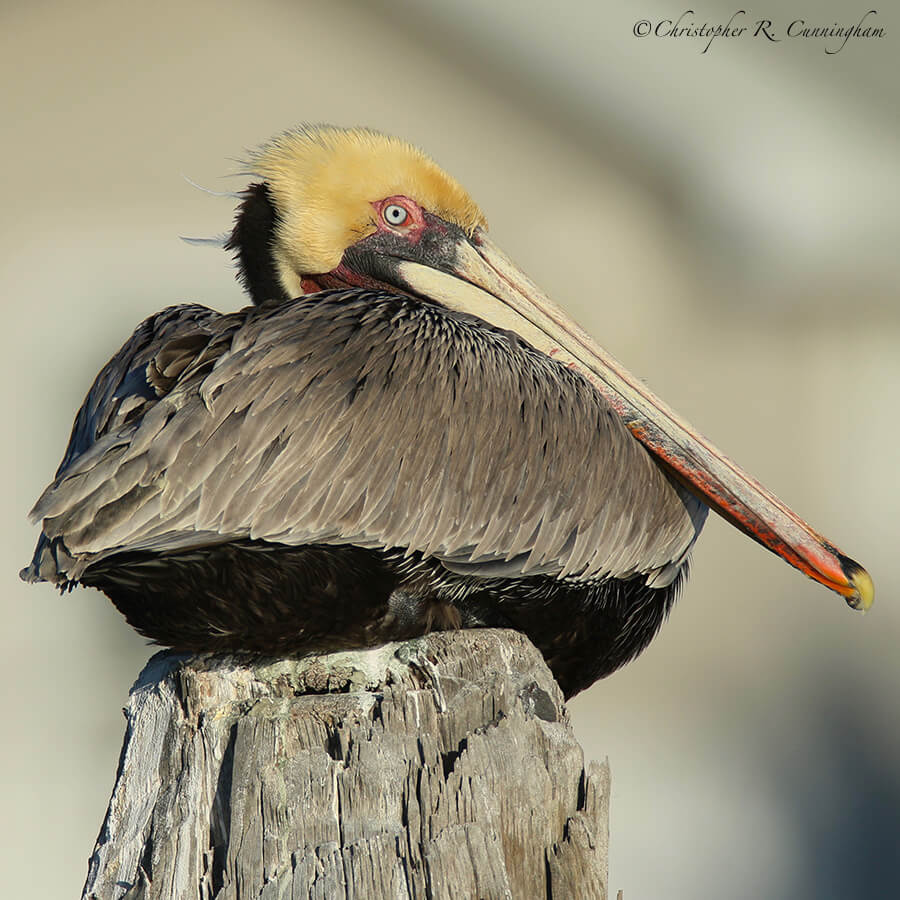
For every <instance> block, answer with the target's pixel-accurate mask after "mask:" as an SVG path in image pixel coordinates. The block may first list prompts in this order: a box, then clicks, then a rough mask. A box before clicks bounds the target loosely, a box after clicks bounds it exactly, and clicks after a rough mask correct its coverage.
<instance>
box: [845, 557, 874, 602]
mask: <svg viewBox="0 0 900 900" xmlns="http://www.w3.org/2000/svg"><path fill="white" fill-rule="evenodd" d="M847 578H848V580H849V582H850V584H851V586H852V587H853V593H852V594H851V595H850V596H849V597H847V605H848V606H851V607H853V609H857V610H859V611H860V612H866V611H867V610H868V609H870V608H871V606H872V603H873V602H874V601H875V584H874V583H873V581H872V576H871V575H869V573H868V572H867V571H866V570H865V569H863V568H862V567H860V568H857V569H854V570H853V571H851V572H849V573H848V575H847Z"/></svg>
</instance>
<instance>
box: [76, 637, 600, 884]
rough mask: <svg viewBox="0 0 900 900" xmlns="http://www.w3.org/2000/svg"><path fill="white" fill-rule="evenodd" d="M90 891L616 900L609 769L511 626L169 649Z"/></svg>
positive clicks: (132, 727)
mask: <svg viewBox="0 0 900 900" xmlns="http://www.w3.org/2000/svg"><path fill="white" fill-rule="evenodd" d="M125 714H126V718H127V728H126V734H125V742H124V745H123V748H122V754H121V757H120V761H119V769H118V774H117V776H116V782H115V787H114V789H113V793H112V797H111V799H110V804H109V809H108V811H107V815H106V819H105V821H104V823H103V827H102V829H101V832H100V836H99V837H98V839H97V844H96V847H95V849H94V852H93V855H92V856H91V859H90V862H89V869H88V878H87V882H86V884H85V887H84V894H83V897H85V898H103V900H107V898H110V900H119V898H128V900H137V898H141V900H144V898H146V900H150V898H191V900H196V898H200V900H212V898H216V900H237V898H248V897H252V898H260V900H288V898H292V900H296V898H307V897H309V898H322V900H334V898H337V900H341V898H346V900H353V898H381V897H384V898H392V900H393V898H423V900H424V898H434V900H439V898H465V897H473V898H474V897H477V898H531V897H538V898H541V900H543V898H556V900H559V898H569V897H572V898H576V897H577V898H601V900H605V898H606V880H607V874H606V873H607V862H606V860H607V842H608V825H607V820H608V804H609V770H608V767H607V766H606V765H605V764H604V765H598V764H597V763H591V764H590V765H589V766H587V767H585V765H584V758H583V754H582V751H581V748H580V746H579V745H578V744H577V742H576V741H575V738H574V736H573V733H572V729H571V726H570V724H569V720H568V715H567V712H566V709H565V706H564V704H563V698H562V695H561V693H560V691H559V689H558V687H557V686H556V683H555V682H554V681H553V678H552V676H551V674H550V672H549V670H548V669H547V667H546V666H545V664H544V662H543V659H542V658H541V656H540V654H539V653H538V652H537V650H535V648H534V647H533V646H532V645H531V644H530V643H529V642H528V640H527V639H526V638H525V637H523V636H522V635H521V634H519V633H517V632H513V631H498V630H479V631H458V632H452V633H451V632H443V633H433V634H431V635H428V636H426V637H424V638H420V639H416V640H413V641H407V642H404V643H400V644H388V645H385V646H383V647H379V648H376V649H374V650H368V651H360V652H347V653H333V654H328V655H323V656H314V657H306V658H304V659H300V660H279V661H277V662H272V663H269V664H266V665H254V666H245V665H240V664H238V663H236V662H235V661H234V660H230V659H223V658H221V657H219V658H214V657H198V656H194V657H187V656H184V655H178V654H174V653H172V652H163V653H158V654H157V655H156V656H154V657H153V658H152V659H151V660H150V662H149V663H148V664H147V666H146V668H145V669H144V671H143V672H142V673H141V676H140V677H139V678H138V680H137V682H136V683H135V685H134V687H133V688H132V691H131V694H130V696H129V701H128V705H127V707H126V710H125Z"/></svg>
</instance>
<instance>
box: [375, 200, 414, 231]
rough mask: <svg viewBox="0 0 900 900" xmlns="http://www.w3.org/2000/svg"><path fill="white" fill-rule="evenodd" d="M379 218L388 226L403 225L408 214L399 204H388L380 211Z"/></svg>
mask: <svg viewBox="0 0 900 900" xmlns="http://www.w3.org/2000/svg"><path fill="white" fill-rule="evenodd" d="M381 217H382V218H383V219H384V221H385V222H387V223H388V225H394V226H397V225H403V224H405V222H406V220H407V219H408V218H409V213H408V212H407V211H406V210H405V209H404V208H403V207H402V206H400V204H399V203H388V205H387V206H386V207H385V208H384V209H383V210H382V211H381Z"/></svg>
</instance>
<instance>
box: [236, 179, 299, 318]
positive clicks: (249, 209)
mask: <svg viewBox="0 0 900 900" xmlns="http://www.w3.org/2000/svg"><path fill="white" fill-rule="evenodd" d="M243 196H244V199H243V200H242V201H241V205H240V206H239V207H238V211H237V215H236V216H235V220H234V228H233V229H232V232H231V235H230V236H229V238H228V240H227V241H226V243H225V249H226V250H234V260H235V262H236V263H237V264H238V280H239V281H240V282H241V284H242V285H243V286H244V290H245V291H247V293H248V294H249V295H250V299H251V300H252V301H253V302H254V303H255V304H257V305H258V304H260V303H264V302H265V301H266V300H288V299H289V298H288V295H287V293H286V292H285V290H284V288H283V287H282V286H281V282H280V281H279V280H278V273H277V272H276V270H275V260H274V257H273V255H272V248H273V241H274V237H275V226H276V225H277V224H278V212H277V211H276V209H275V206H274V205H273V203H272V200H271V198H270V197H269V188H268V186H267V185H265V184H251V185H250V187H248V188H247V190H246V191H244V192H243Z"/></svg>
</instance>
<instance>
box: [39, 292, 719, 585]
mask: <svg viewBox="0 0 900 900" xmlns="http://www.w3.org/2000/svg"><path fill="white" fill-rule="evenodd" d="M33 515H34V516H35V518H37V519H43V520H44V533H45V535H46V538H47V539H50V540H51V541H52V540H53V539H56V538H59V539H61V540H62V542H63V543H64V544H65V547H66V549H67V551H68V553H69V554H70V555H71V557H72V559H73V560H74V562H71V563H70V564H68V565H69V568H68V569H67V571H66V572H64V573H63V572H60V573H59V577H60V578H63V577H65V578H68V579H76V578H78V576H79V574H80V573H81V572H82V571H83V570H84V568H86V566H88V565H89V564H90V563H91V562H92V561H94V560H97V559H100V558H102V557H104V556H109V555H110V554H112V553H115V552H117V551H121V550H123V549H127V550H139V549H143V550H148V551H155V552H165V551H171V550H175V549H182V548H186V547H195V546H203V545H205V544H212V543H217V542H222V541H227V540H234V539H238V538H250V539H254V540H263V541H272V542H279V543H284V544H290V545H302V544H307V543H312V542H319V543H322V542H325V543H335V544H347V543H353V544H357V545H360V546H365V547H383V548H387V547H402V548H408V549H409V550H410V551H419V552H421V553H423V554H425V555H427V556H432V557H435V558H437V559H438V560H440V561H441V562H442V564H443V565H444V566H446V567H447V568H448V569H450V570H451V571H454V572H458V573H464V574H472V575H475V576H479V575H480V576H494V575H502V576H506V577H517V576H526V575H535V574H541V573H544V574H553V575H556V576H559V577H570V578H575V579H579V580H582V579H593V578H599V577H604V576H613V577H616V578H627V577H630V576H633V575H641V576H645V577H646V578H647V580H648V582H649V583H656V584H658V585H659V586H663V585H665V584H667V583H669V582H670V581H671V580H672V578H673V577H674V575H675V573H676V572H677V569H678V567H679V566H680V564H681V563H682V562H683V560H684V558H685V556H686V554H687V552H688V550H689V549H690V546H691V545H692V543H693V541H694V540H695V538H696V535H697V534H698V533H699V530H700V527H701V526H702V523H703V519H704V516H705V507H704V506H703V505H702V504H701V503H700V502H699V501H697V500H695V499H694V498H693V497H691V495H689V494H687V493H686V492H685V491H684V490H683V489H681V488H680V487H677V486H675V485H674V483H673V482H671V481H670V480H669V478H668V477H667V476H666V475H665V474H664V473H663V471H662V470H661V469H660V468H659V466H658V465H657V464H656V463H655V462H654V461H653V460H652V459H651V457H650V456H649V455H648V453H647V452H646V451H645V450H644V449H643V447H642V446H641V445H640V444H639V443H638V442H637V441H636V440H635V439H634V438H633V437H632V436H631V435H630V434H629V433H628V431H627V430H626V429H625V427H624V425H623V424H622V423H621V421H620V420H619V418H618V417H617V416H616V415H615V413H613V412H612V410H611V409H610V408H609V407H608V406H607V404H606V403H605V401H604V400H603V399H602V398H601V397H600V396H599V394H597V392H596V391H594V389H593V388H592V387H591V386H590V385H589V384H588V383H587V382H586V381H585V380H584V379H583V378H582V377H581V376H579V375H578V374H577V373H574V372H572V371H570V370H568V369H566V368H565V367H563V366H561V365H559V364H557V363H555V362H554V361H553V360H551V359H549V358H548V357H546V356H544V355H543V354H541V353H538V352H537V351H535V350H533V349H532V348H531V347H529V346H528V345H527V344H525V343H524V342H522V341H521V340H520V339H519V338H517V337H516V336H515V335H513V334H510V333H508V332H502V331H499V330H497V329H494V328H492V327H491V326H489V325H487V324H485V323H484V322H482V321H480V320H478V319H475V318H472V317H468V316H465V315H462V314H458V313H454V312H451V311H448V310H446V309H444V308H442V307H438V306H432V305H429V304H425V303H420V302H416V301H412V300H408V299H404V298H402V297H398V296H393V295H391V294H386V293H380V292H365V291H344V292H337V293H332V294H322V295H314V296H312V297H309V298H303V299H300V300H295V301H291V302H289V303H280V304H277V305H264V306H262V307H257V308H251V309H247V310H243V311H242V312H240V313H235V314H231V315H225V316H223V315H219V314H217V313H215V312H212V311H211V310H206V309H204V308H202V307H197V306H183V307H173V308H171V309H170V310H166V311H165V312H164V313H161V314H159V316H156V317H154V318H152V319H149V320H147V322H145V323H143V324H142V325H141V326H140V327H139V328H138V330H137V331H136V332H135V335H134V336H133V337H132V339H131V341H130V342H129V343H128V344H126V345H125V347H123V348H122V350H121V351H120V352H119V354H118V355H117V356H116V357H115V358H114V359H113V360H112V361H111V362H110V363H109V364H108V365H107V367H106V368H105V369H104V370H103V372H101V374H100V376H98V379H97V381H96V382H95V384H94V387H93V388H92V390H91V393H90V394H89V395H88V398H87V399H86V401H85V404H84V406H83V408H82V410H81V412H80V413H79V415H78V419H77V420H76V424H75V428H74V429H73V435H72V439H71V442H70V447H69V450H68V451H67V454H66V457H65V459H64V461H63V465H62V466H61V467H60V471H59V472H58V474H57V478H56V480H55V481H54V483H53V484H52V485H51V486H50V487H49V488H48V489H47V490H46V491H45V492H44V494H43V495H42V497H41V498H40V500H39V501H38V503H37V505H36V506H35V509H34V511H33ZM36 562H37V560H36ZM654 579H655V581H654Z"/></svg>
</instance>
